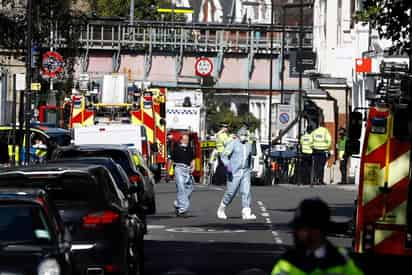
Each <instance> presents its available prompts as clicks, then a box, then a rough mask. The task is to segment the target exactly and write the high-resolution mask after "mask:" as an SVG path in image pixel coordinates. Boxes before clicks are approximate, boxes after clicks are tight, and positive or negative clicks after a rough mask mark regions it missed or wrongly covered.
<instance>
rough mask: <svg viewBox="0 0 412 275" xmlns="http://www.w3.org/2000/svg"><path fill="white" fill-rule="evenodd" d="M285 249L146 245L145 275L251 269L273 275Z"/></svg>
mask: <svg viewBox="0 0 412 275" xmlns="http://www.w3.org/2000/svg"><path fill="white" fill-rule="evenodd" d="M285 249H286V247H285V246H280V245H274V244H245V243H226V242H225V243H223V242H222V243H219V242H213V243H205V242H183V241H178V242H174V241H152V240H150V241H149V240H148V241H145V254H146V264H145V268H146V273H145V274H146V275H160V274H168V272H169V274H174V273H172V272H171V271H174V270H176V269H180V270H186V271H190V272H193V273H195V274H196V275H203V274H204V275H211V274H213V275H231V274H233V275H236V274H238V273H239V272H241V271H243V270H245V269H250V268H259V269H262V270H264V271H265V272H266V273H267V274H270V271H271V270H272V267H273V265H274V263H275V261H276V259H277V257H279V256H280V255H281V254H282V253H283V251H284V250H285ZM176 274H177V273H176Z"/></svg>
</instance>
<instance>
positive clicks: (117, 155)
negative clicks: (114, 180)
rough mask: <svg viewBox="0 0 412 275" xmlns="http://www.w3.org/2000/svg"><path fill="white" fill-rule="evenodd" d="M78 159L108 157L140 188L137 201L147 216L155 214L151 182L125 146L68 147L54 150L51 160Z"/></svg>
mask: <svg viewBox="0 0 412 275" xmlns="http://www.w3.org/2000/svg"><path fill="white" fill-rule="evenodd" d="M79 157H109V158H112V159H113V160H114V161H115V162H116V163H118V164H120V166H122V168H123V169H124V171H125V172H126V174H127V176H128V177H129V180H130V181H131V182H132V183H134V184H137V185H138V186H141V187H142V189H141V190H140V193H139V199H140V201H141V202H142V203H143V205H144V207H145V209H146V213H147V214H154V213H155V212H156V200H155V192H154V186H153V181H150V180H146V176H145V174H146V171H144V170H143V169H138V168H137V167H136V165H135V163H134V160H133V153H132V151H131V149H129V148H128V147H127V146H126V145H70V146H64V147H60V148H58V149H56V150H55V151H54V153H53V155H52V159H53V160H57V159H67V158H79Z"/></svg>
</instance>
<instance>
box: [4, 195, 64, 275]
mask: <svg viewBox="0 0 412 275" xmlns="http://www.w3.org/2000/svg"><path fill="white" fill-rule="evenodd" d="M0 274H39V275H46V274H60V275H70V274H72V256H71V238H70V234H69V233H68V231H67V230H66V229H65V227H64V225H63V222H62V221H61V219H60V216H59V213H58V211H57V210H56V208H55V206H54V204H53V202H52V201H51V200H50V198H49V197H48V196H47V194H46V192H45V191H44V190H41V189H27V188H19V189H15V188H7V189H5V188H0Z"/></svg>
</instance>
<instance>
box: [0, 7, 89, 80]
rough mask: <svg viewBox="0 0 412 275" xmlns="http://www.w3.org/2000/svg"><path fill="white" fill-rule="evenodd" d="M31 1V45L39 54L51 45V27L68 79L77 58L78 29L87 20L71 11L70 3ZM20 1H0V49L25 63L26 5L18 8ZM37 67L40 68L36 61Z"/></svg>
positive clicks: (80, 13)
mask: <svg viewBox="0 0 412 275" xmlns="http://www.w3.org/2000/svg"><path fill="white" fill-rule="evenodd" d="M32 1H33V2H32V3H33V9H32V13H33V26H34V27H33V30H32V33H33V41H32V43H33V44H34V43H35V44H37V45H39V47H40V55H41V54H42V53H43V52H45V51H47V50H48V49H49V47H50V45H51V40H50V33H51V30H52V28H53V29H56V28H57V29H58V31H59V36H60V37H61V38H63V41H64V43H62V44H61V45H62V47H61V48H56V50H58V51H59V52H60V53H61V54H62V55H63V57H64V58H65V64H66V65H65V72H66V75H65V78H66V79H70V78H72V74H73V72H74V61H75V58H76V56H78V38H79V36H80V26H81V25H83V24H85V23H86V20H87V19H86V17H85V15H84V14H83V13H82V12H81V11H79V10H74V9H73V8H72V4H73V3H74V2H75V1H74V0H59V1H55V0H54V1H53V0H32ZM20 2H21V1H16V0H4V1H3V2H2V3H3V6H2V7H1V8H0V48H1V49H3V50H6V51H9V53H10V54H13V55H14V56H16V57H17V58H19V59H20V60H22V61H25V51H26V43H27V41H26V37H27V18H26V17H27V14H26V4H24V5H20V6H19V5H18V4H19V3H20ZM26 3H27V1H26ZM60 42H62V41H60ZM55 46H56V45H55ZM38 64H39V65H40V61H39V60H38Z"/></svg>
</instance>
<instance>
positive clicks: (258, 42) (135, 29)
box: [79, 20, 312, 54]
mask: <svg viewBox="0 0 412 275" xmlns="http://www.w3.org/2000/svg"><path fill="white" fill-rule="evenodd" d="M80 28H81V31H80V38H79V43H80V45H81V47H83V48H87V49H95V50H120V49H121V50H148V49H151V50H161V51H178V50H184V51H185V52H209V53H214V52H222V51H223V52H225V53H248V52H251V51H253V52H254V53H256V54H259V53H262V54H267V53H269V52H270V33H271V31H272V32H273V33H274V49H275V50H279V51H280V49H281V46H282V45H281V43H282V27H281V26H273V28H271V27H270V25H247V24H240V25H217V24H181V23H177V24H169V23H162V22H136V23H135V24H133V25H129V24H127V23H125V22H123V21H120V22H113V21H109V22H106V21H104V20H99V21H96V22H89V23H88V24H87V25H84V26H81V27H80ZM285 31H286V32H285V35H286V37H285V38H286V44H285V47H286V48H287V49H291V48H297V47H298V44H299V40H298V35H299V27H298V26H287V27H286V28H285ZM304 32H305V38H304V42H303V47H304V48H312V28H311V27H305V28H304Z"/></svg>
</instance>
